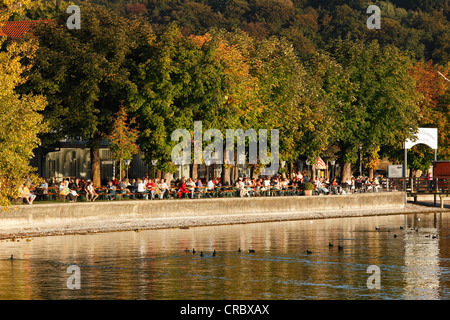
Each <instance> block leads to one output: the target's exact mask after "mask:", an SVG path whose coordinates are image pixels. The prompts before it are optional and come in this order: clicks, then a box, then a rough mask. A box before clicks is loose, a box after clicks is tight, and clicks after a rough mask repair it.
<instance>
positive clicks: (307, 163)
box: [305, 160, 311, 180]
mask: <svg viewBox="0 0 450 320" xmlns="http://www.w3.org/2000/svg"><path fill="white" fill-rule="evenodd" d="M305 163H306V165H307V166H308V180H311V175H310V174H309V165H310V164H311V162H309V161H308V160H306V162H305Z"/></svg>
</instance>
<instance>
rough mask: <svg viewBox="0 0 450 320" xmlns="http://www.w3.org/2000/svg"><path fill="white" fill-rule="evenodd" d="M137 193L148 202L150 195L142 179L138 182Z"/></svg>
mask: <svg viewBox="0 0 450 320" xmlns="http://www.w3.org/2000/svg"><path fill="white" fill-rule="evenodd" d="M136 193H139V194H141V195H142V197H143V198H144V199H145V200H147V198H148V195H147V190H146V189H145V184H144V182H143V181H142V179H140V178H138V180H137V182H136Z"/></svg>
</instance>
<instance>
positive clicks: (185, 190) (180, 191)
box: [178, 177, 189, 199]
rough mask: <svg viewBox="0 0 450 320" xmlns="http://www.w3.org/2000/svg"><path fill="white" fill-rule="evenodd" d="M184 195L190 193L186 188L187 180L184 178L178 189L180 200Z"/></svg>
mask: <svg viewBox="0 0 450 320" xmlns="http://www.w3.org/2000/svg"><path fill="white" fill-rule="evenodd" d="M183 193H189V190H188V189H187V188H186V178H185V177H183V178H182V179H181V182H180V183H179V189H178V199H181V196H182V195H183Z"/></svg>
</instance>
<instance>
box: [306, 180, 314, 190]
mask: <svg viewBox="0 0 450 320" xmlns="http://www.w3.org/2000/svg"><path fill="white" fill-rule="evenodd" d="M305 190H314V185H313V184H312V183H311V182H307V183H305Z"/></svg>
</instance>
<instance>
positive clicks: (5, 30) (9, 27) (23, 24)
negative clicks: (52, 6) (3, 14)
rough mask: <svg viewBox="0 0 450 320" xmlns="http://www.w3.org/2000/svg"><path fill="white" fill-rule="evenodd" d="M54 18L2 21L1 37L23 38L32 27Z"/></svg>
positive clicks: (0, 27)
mask: <svg viewBox="0 0 450 320" xmlns="http://www.w3.org/2000/svg"><path fill="white" fill-rule="evenodd" d="M52 21H54V20H28V21H5V22H0V37H8V38H13V39H18V38H21V37H22V36H23V35H24V34H26V33H28V32H29V31H30V30H31V28H33V27H34V26H35V25H37V24H38V23H40V22H43V23H48V22H52Z"/></svg>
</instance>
